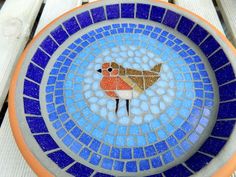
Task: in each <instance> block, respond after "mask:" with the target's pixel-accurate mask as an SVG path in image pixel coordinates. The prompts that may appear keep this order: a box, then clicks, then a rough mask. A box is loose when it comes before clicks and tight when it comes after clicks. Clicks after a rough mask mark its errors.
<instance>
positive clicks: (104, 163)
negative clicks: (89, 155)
mask: <svg viewBox="0 0 236 177" xmlns="http://www.w3.org/2000/svg"><path fill="white" fill-rule="evenodd" d="M112 165H113V160H111V159H107V158H104V159H103V161H102V165H101V166H102V168H105V169H107V170H111V169H112Z"/></svg>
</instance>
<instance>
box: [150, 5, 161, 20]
mask: <svg viewBox="0 0 236 177" xmlns="http://www.w3.org/2000/svg"><path fill="white" fill-rule="evenodd" d="M164 13H165V9H164V8H162V7H157V6H152V10H151V15H150V20H153V21H155V22H159V23H161V22H162V18H163V16H164Z"/></svg>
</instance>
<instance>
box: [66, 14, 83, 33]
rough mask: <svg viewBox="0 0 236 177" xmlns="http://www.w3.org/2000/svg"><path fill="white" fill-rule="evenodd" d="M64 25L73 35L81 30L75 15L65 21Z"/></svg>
mask: <svg viewBox="0 0 236 177" xmlns="http://www.w3.org/2000/svg"><path fill="white" fill-rule="evenodd" d="M63 25H64V27H65V29H66V31H67V32H68V33H69V34H70V35H72V34H74V33H76V32H77V31H79V30H80V27H79V24H78V23H77V21H76V19H75V17H71V18H70V19H68V20H66V21H65V22H63Z"/></svg>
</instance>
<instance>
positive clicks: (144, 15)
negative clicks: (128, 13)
mask: <svg viewBox="0 0 236 177" xmlns="http://www.w3.org/2000/svg"><path fill="white" fill-rule="evenodd" d="M149 10H150V5H149V4H139V3H138V4H137V10H136V17H137V18H141V19H148V16H149Z"/></svg>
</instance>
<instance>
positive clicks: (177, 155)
mask: <svg viewBox="0 0 236 177" xmlns="http://www.w3.org/2000/svg"><path fill="white" fill-rule="evenodd" d="M173 151H174V154H175V156H176V157H180V156H182V155H183V154H184V151H183V150H182V149H181V148H180V147H179V146H176V147H175V148H174V149H173Z"/></svg>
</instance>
